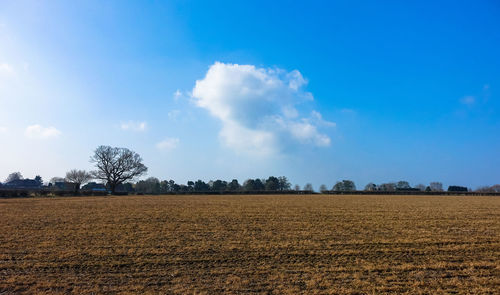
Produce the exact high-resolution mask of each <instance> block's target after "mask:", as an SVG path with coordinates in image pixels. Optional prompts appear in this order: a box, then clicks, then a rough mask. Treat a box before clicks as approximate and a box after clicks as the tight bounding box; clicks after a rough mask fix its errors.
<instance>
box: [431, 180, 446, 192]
mask: <svg viewBox="0 0 500 295" xmlns="http://www.w3.org/2000/svg"><path fill="white" fill-rule="evenodd" d="M429 187H430V188H431V191H433V192H442V191H443V184H442V183H441V182H431V183H430V184H429Z"/></svg>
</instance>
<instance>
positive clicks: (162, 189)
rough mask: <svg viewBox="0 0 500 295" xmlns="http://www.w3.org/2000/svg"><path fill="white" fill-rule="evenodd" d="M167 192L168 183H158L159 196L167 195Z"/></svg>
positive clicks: (163, 181)
mask: <svg viewBox="0 0 500 295" xmlns="http://www.w3.org/2000/svg"><path fill="white" fill-rule="evenodd" d="M168 192H169V187H168V181H167V180H162V181H160V194H168Z"/></svg>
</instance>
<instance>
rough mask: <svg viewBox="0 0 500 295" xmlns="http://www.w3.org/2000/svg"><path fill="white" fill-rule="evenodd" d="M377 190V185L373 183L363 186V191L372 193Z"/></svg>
mask: <svg viewBox="0 0 500 295" xmlns="http://www.w3.org/2000/svg"><path fill="white" fill-rule="evenodd" d="M377 189H378V187H377V185H376V184H375V183H373V182H370V183H368V184H367V185H365V191H368V192H373V191H376V190H377Z"/></svg>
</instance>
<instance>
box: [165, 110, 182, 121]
mask: <svg viewBox="0 0 500 295" xmlns="http://www.w3.org/2000/svg"><path fill="white" fill-rule="evenodd" d="M180 113H181V111H180V110H171V111H170V112H168V113H167V116H168V118H169V119H170V120H177V117H179V115H180Z"/></svg>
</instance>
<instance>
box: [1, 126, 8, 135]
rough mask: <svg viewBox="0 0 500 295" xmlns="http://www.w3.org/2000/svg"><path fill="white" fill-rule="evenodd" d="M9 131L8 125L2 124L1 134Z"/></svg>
mask: <svg viewBox="0 0 500 295" xmlns="http://www.w3.org/2000/svg"><path fill="white" fill-rule="evenodd" d="M7 131H8V129H7V127H4V126H0V134H6V133H7Z"/></svg>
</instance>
